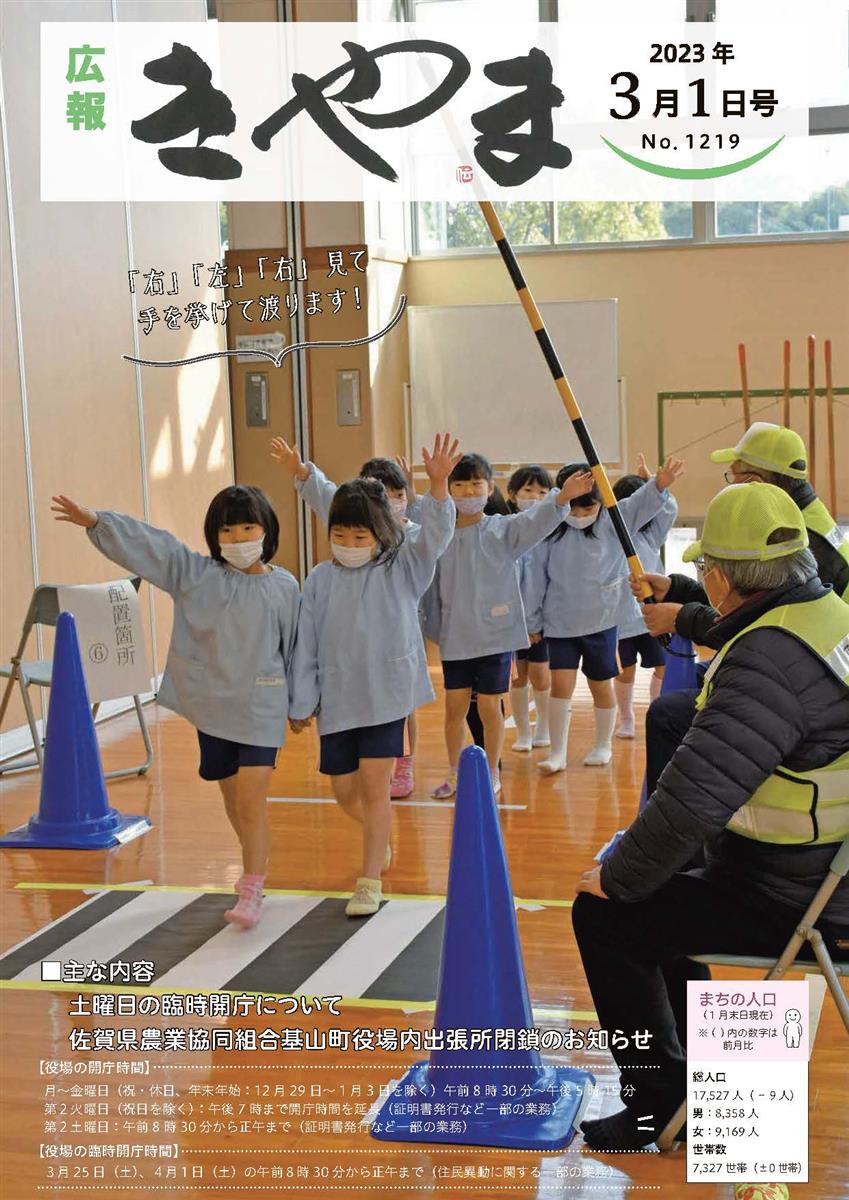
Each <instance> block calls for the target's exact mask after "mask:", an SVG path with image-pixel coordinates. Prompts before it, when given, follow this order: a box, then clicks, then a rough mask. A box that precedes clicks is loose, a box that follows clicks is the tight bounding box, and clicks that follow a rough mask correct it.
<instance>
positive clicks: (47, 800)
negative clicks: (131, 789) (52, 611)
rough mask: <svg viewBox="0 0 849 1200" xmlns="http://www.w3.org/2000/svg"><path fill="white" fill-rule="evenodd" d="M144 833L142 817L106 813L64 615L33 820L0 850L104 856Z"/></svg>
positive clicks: (75, 651) (76, 653) (74, 646)
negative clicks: (100, 852) (80, 852)
mask: <svg viewBox="0 0 849 1200" xmlns="http://www.w3.org/2000/svg"><path fill="white" fill-rule="evenodd" d="M148 829H150V821H149V819H148V818H147V817H126V816H123V815H122V814H121V813H119V812H118V811H117V810H116V809H114V808H110V807H109V800H108V798H107V795H106V782H105V780H104V778H103V766H102V764H101V762H100V750H99V748H98V745H97V736H96V734H95V731H94V720H93V718H92V715H91V705H90V704H89V699H88V688H87V687H86V682H85V675H84V673H83V664H82V659H81V658H80V644H79V641H78V639H77V628H76V625H75V623H74V618H73V616H72V615H71V614H70V613H60V614H59V619H58V621H57V622H56V644H55V646H54V649H53V676H52V679H51V684H50V707H49V709H48V712H47V737H46V738H45V743H44V769H43V770H42V773H41V796H40V798H39V803H38V815H37V816H35V817H30V819H29V821H28V822H27V824H26V825H21V826H20V828H19V829H13V830H12V831H11V832H10V833H7V834H6V835H5V837H3V838H0V846H5V847H8V848H12V849H14V848H20V849H28V850H35V849H56V850H105V849H107V848H108V847H110V846H117V845H118V844H119V843H122V842H126V841H129V840H130V839H131V838H132V837H136V836H137V835H138V834H140V833H146V832H147V830H148Z"/></svg>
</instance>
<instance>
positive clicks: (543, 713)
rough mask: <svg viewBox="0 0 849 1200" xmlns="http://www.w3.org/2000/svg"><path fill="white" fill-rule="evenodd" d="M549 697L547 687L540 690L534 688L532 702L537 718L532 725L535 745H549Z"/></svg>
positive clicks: (549, 693)
mask: <svg viewBox="0 0 849 1200" xmlns="http://www.w3.org/2000/svg"><path fill="white" fill-rule="evenodd" d="M550 697H551V692H550V690H549V689H548V688H545V689H544V690H542V691H540V690H537V688H534V703H535V704H536V707H537V719H536V724H535V725H534V742H533V744H534V745H535V746H547V745H549V739H550V736H551V735H550V734H549V732H548V702H549V699H550Z"/></svg>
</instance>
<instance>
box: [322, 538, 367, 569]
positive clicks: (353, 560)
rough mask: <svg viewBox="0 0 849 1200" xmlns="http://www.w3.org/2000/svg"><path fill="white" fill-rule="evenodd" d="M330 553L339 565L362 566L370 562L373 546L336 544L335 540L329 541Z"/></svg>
mask: <svg viewBox="0 0 849 1200" xmlns="http://www.w3.org/2000/svg"><path fill="white" fill-rule="evenodd" d="M330 553H331V554H332V555H333V557H334V558H335V559H336V561H337V562H338V563H339V565H340V567H364V566H365V565H366V563H368V562H371V559H372V556H373V554H374V547H373V546H338V545H337V544H336V542H331V543H330Z"/></svg>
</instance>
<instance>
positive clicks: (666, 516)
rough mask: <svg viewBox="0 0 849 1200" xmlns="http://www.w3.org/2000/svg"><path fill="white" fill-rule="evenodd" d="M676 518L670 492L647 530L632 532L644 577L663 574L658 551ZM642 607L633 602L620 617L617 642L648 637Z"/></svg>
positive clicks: (676, 509) (676, 511)
mask: <svg viewBox="0 0 849 1200" xmlns="http://www.w3.org/2000/svg"><path fill="white" fill-rule="evenodd" d="M646 487H648V484H646ZM677 517H678V501H677V500H676V499H675V497H674V496H673V495H672V493H671V492H667V493H666V499H665V500H664V502H663V507H662V508H661V510H660V512H659V513H658V514H657V516H656V517H655V518H654V520H652V521H651V522H650V523H649V526H648V528H643V529H635V530H634V532H633V534H632V535H631V536H632V538H633V540H634V548H635V549H636V551H637V553H638V554H639V556H640V562H641V563H642V564H643V566H644V567H645V569H646V573H647V574H649V575H665V574H666V568H665V567H664V565H663V559H662V558H661V557H660V548H661V546H662V545H663V544H664V542H665V541H666V539H667V538H668V537H669V531H670V529H671V528H672V526H673V525H674V524H675V521H676V519H677ZM632 599H633V596H632ZM642 607H643V606H642V604H640V602H639V601H636V604H635V606H632V605H628V606H627V608H626V609H625V611H624V612H623V613H622V614H621V616H620V619H619V620H618V621H617V625H618V626H619V639H620V641H621V640H622V638H630V637H639V636H640V635H641V634H643V633H648V628H647V626H646V623H645V621H644V620H643V616H642Z"/></svg>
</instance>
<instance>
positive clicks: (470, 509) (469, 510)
mask: <svg viewBox="0 0 849 1200" xmlns="http://www.w3.org/2000/svg"><path fill="white" fill-rule="evenodd" d="M488 499H489V496H455V497H454V507H455V508H456V509H457V512H458V513H462V514H463V516H464V517H473V516H474V515H475V513H479V512H483V510H484V509H485V508H486V502H487V500H488Z"/></svg>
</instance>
